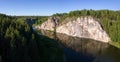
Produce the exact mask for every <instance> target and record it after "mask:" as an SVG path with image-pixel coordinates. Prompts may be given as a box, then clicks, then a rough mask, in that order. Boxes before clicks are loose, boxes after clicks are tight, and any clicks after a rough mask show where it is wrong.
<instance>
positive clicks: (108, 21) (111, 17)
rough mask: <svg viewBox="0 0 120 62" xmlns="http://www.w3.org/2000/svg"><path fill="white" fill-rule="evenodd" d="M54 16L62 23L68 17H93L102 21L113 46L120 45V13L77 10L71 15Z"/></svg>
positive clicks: (58, 14) (70, 13)
mask: <svg viewBox="0 0 120 62" xmlns="http://www.w3.org/2000/svg"><path fill="white" fill-rule="evenodd" d="M53 16H59V17H60V18H61V20H60V22H64V21H65V19H66V18H68V17H73V18H77V17H81V16H92V17H94V18H98V19H100V22H101V24H102V26H103V29H104V30H105V31H106V32H107V33H108V35H109V36H110V38H111V40H112V42H111V43H112V44H113V43H114V44H113V45H116V46H119V45H120V11H119V10H118V11H113V10H92V9H90V10H86V9H84V10H76V11H71V12H69V13H56V14H53Z"/></svg>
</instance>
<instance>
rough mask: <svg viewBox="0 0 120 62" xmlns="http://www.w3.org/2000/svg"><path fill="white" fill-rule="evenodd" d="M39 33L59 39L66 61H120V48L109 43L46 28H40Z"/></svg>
mask: <svg viewBox="0 0 120 62" xmlns="http://www.w3.org/2000/svg"><path fill="white" fill-rule="evenodd" d="M39 34H40V35H44V36H48V37H49V38H52V39H55V40H57V41H58V43H59V44H60V45H61V47H62V48H63V50H64V53H65V62H120V49H118V48H116V47H114V46H112V45H109V44H107V43H102V42H100V41H95V40H92V39H85V38H78V37H72V36H68V35H65V34H59V33H55V32H50V31H45V30H39Z"/></svg>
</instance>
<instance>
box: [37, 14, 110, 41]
mask: <svg viewBox="0 0 120 62" xmlns="http://www.w3.org/2000/svg"><path fill="white" fill-rule="evenodd" d="M59 20H60V18H52V17H50V18H48V21H46V22H45V23H43V24H42V25H41V26H38V27H40V28H39V29H44V30H51V31H52V30H54V29H56V32H58V33H63V34H67V35H70V36H75V37H80V38H89V39H94V40H98V41H102V42H106V43H108V42H109V41H110V38H109V36H108V35H107V33H106V32H105V31H104V30H103V28H102V26H101V24H100V22H99V20H98V19H95V18H93V17H90V16H86V17H78V18H76V19H73V18H66V19H65V22H63V23H64V24H63V23H62V24H60V25H59ZM66 21H67V22H66Z"/></svg>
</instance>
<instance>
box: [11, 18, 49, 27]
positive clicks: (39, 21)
mask: <svg viewBox="0 0 120 62" xmlns="http://www.w3.org/2000/svg"><path fill="white" fill-rule="evenodd" d="M13 17H14V18H16V19H17V20H18V21H21V22H22V21H24V20H26V19H31V20H32V21H34V22H35V23H34V25H38V24H41V23H43V22H45V21H47V19H48V17H49V16H13Z"/></svg>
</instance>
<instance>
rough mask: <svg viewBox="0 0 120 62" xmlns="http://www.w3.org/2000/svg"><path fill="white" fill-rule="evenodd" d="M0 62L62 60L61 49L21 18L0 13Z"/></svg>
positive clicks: (53, 61)
mask: <svg viewBox="0 0 120 62" xmlns="http://www.w3.org/2000/svg"><path fill="white" fill-rule="evenodd" d="M26 18H27V17H26ZM20 19H21V20H20ZM0 62H63V51H62V49H61V47H60V46H59V45H58V44H57V42H56V41H55V40H53V39H50V38H48V37H45V36H40V35H38V34H37V32H35V31H34V30H33V28H32V26H31V25H29V24H28V23H27V22H26V21H25V20H23V19H22V18H18V17H13V16H7V15H4V14H0Z"/></svg>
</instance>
